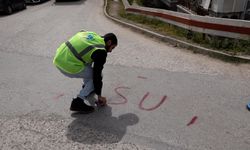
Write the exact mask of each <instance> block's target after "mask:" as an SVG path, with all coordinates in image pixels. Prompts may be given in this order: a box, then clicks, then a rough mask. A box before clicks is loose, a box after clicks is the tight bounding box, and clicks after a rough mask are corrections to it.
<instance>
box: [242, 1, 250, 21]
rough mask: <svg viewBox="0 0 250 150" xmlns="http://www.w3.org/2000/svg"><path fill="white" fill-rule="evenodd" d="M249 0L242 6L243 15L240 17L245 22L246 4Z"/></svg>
mask: <svg viewBox="0 0 250 150" xmlns="http://www.w3.org/2000/svg"><path fill="white" fill-rule="evenodd" d="M248 1H249V0H245V6H244V10H243V13H242V15H241V19H243V20H245V16H246V12H247V4H248Z"/></svg>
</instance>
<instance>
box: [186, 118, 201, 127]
mask: <svg viewBox="0 0 250 150" xmlns="http://www.w3.org/2000/svg"><path fill="white" fill-rule="evenodd" d="M197 119H198V117H197V116H194V117H193V118H192V120H191V121H190V122H189V123H188V124H187V126H190V125H192V124H194V123H195V121H196V120H197Z"/></svg>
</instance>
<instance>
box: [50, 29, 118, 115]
mask: <svg viewBox="0 0 250 150" xmlns="http://www.w3.org/2000/svg"><path fill="white" fill-rule="evenodd" d="M116 46H117V37H116V35H115V34H113V33H107V34H105V35H104V36H100V35H98V34H97V33H95V32H88V31H80V32H78V33H77V34H75V35H74V36H73V37H72V38H71V39H69V40H68V41H67V42H65V43H63V44H61V45H60V47H59V48H58V49H57V51H56V55H55V57H54V60H53V63H54V65H55V66H56V67H57V68H58V69H59V71H60V72H61V73H63V74H64V75H66V76H67V77H70V78H82V79H83V83H84V84H83V86H82V89H81V90H80V93H79V94H78V95H77V97H76V98H73V101H72V103H71V106H70V110H71V111H80V112H84V113H89V112H92V111H94V108H93V107H92V106H89V105H87V104H85V102H84V101H85V100H84V99H86V97H87V96H89V95H90V94H91V93H93V92H94V93H95V94H96V95H97V97H98V103H99V104H100V105H101V106H104V105H105V104H106V101H107V100H106V98H105V97H103V96H102V86H103V82H102V70H103V66H104V64H105V63H106V57H107V53H109V52H112V50H113V49H114V48H115V47H116Z"/></svg>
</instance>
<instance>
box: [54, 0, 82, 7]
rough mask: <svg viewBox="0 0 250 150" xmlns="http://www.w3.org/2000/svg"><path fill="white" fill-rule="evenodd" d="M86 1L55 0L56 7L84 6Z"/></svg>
mask: <svg viewBox="0 0 250 150" xmlns="http://www.w3.org/2000/svg"><path fill="white" fill-rule="evenodd" d="M85 1H86V0H55V3H54V4H55V5H56V6H65V5H80V4H83V3H84V2H85Z"/></svg>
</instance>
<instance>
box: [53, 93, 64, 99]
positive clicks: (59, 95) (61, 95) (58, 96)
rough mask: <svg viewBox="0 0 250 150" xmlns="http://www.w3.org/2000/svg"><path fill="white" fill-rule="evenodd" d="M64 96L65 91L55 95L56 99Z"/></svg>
mask: <svg viewBox="0 0 250 150" xmlns="http://www.w3.org/2000/svg"><path fill="white" fill-rule="evenodd" d="M63 96H64V94H63V93H61V94H58V95H57V96H56V97H54V100H58V99H59V98H60V97H63Z"/></svg>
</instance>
